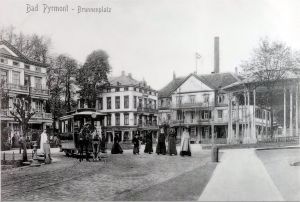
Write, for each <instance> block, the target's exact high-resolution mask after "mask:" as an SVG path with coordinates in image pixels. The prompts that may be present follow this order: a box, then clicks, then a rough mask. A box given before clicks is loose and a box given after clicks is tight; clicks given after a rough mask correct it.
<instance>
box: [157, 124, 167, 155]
mask: <svg viewBox="0 0 300 202" xmlns="http://www.w3.org/2000/svg"><path fill="white" fill-rule="evenodd" d="M165 141H166V136H165V128H164V127H163V128H161V129H160V133H159V134H158V140H157V146H156V153H157V154H158V155H159V154H162V155H166V153H167V151H166V143H165Z"/></svg>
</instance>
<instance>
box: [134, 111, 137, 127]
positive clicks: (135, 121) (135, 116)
mask: <svg viewBox="0 0 300 202" xmlns="http://www.w3.org/2000/svg"><path fill="white" fill-rule="evenodd" d="M133 121H134V125H136V124H137V115H136V114H135V115H134V120H133Z"/></svg>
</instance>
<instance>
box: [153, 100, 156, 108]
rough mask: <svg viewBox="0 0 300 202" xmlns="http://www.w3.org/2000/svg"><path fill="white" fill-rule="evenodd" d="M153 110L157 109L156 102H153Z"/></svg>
mask: <svg viewBox="0 0 300 202" xmlns="http://www.w3.org/2000/svg"><path fill="white" fill-rule="evenodd" d="M153 109H156V100H153Z"/></svg>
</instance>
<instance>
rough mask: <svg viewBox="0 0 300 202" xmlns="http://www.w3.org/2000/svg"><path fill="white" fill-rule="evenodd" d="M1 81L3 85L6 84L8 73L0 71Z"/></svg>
mask: <svg viewBox="0 0 300 202" xmlns="http://www.w3.org/2000/svg"><path fill="white" fill-rule="evenodd" d="M0 73H1V78H0V79H1V81H2V82H4V83H5V84H6V83H7V77H8V72H7V71H5V70H1V72H0Z"/></svg>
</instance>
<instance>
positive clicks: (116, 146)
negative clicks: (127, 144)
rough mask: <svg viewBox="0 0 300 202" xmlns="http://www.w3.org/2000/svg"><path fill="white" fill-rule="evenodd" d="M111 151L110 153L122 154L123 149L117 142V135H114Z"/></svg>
mask: <svg viewBox="0 0 300 202" xmlns="http://www.w3.org/2000/svg"><path fill="white" fill-rule="evenodd" d="M111 153H112V154H123V149H122V147H121V146H120V144H119V136H118V135H115V137H114V144H113V146H112V148H111Z"/></svg>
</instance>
